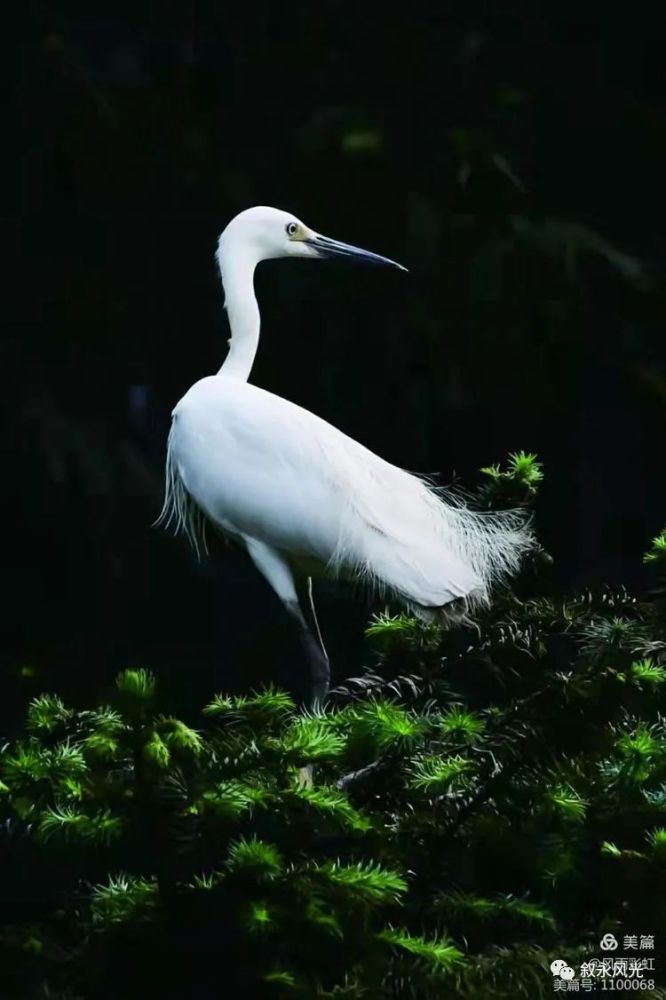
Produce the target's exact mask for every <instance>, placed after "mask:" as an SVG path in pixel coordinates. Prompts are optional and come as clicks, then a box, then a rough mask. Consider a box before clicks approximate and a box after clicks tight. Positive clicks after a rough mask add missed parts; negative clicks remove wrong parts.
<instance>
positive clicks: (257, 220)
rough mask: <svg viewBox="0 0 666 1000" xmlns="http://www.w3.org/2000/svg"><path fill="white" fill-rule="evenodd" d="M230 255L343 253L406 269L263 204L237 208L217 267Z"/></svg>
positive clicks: (251, 257) (265, 257)
mask: <svg viewBox="0 0 666 1000" xmlns="http://www.w3.org/2000/svg"><path fill="white" fill-rule="evenodd" d="M231 256H242V257H244V258H245V259H246V260H247V259H248V258H249V260H250V261H251V262H252V263H253V264H258V263H259V261H262V260H274V259H275V258H277V257H308V258H310V259H313V260H325V259H328V258H332V257H345V258H347V259H349V260H356V261H358V262H360V263H365V264H384V265H386V266H388V267H397V268H398V269H399V270H400V271H406V270H407V268H405V267H403V266H402V264H397V263H396V262H395V261H394V260H389V259H388V257H380V256H379V254H376V253H370V251H369V250H361V248H360V247H355V246H351V245H350V244H349V243H340V242H339V241H338V240H331V239H329V238H328V237H326V236H322V235H321V234H320V233H316V232H315V231H314V230H313V229H310V228H309V226H306V225H305V223H303V222H301V221H300V219H297V218H296V216H295V215H292V214H291V213H289V212H282V211H281V210H280V209H278V208H266V207H264V206H258V207H257V208H248V209H246V210H245V211H244V212H241V213H240V214H239V215H237V216H236V217H235V218H233V219H232V220H231V222H230V223H229V225H228V226H227V228H226V229H225V230H224V232H223V233H222V235H221V236H220V240H219V244H218V250H217V257H218V262H219V264H220V267H222V266H223V265H224V263H225V262H226V261H227V260H228V259H229V258H230V257H231Z"/></svg>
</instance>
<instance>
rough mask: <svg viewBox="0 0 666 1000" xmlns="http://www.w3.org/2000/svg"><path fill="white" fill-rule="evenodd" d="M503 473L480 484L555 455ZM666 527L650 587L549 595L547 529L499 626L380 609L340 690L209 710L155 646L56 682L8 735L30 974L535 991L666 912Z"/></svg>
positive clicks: (104, 987)
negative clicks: (166, 689) (112, 672)
mask: <svg viewBox="0 0 666 1000" xmlns="http://www.w3.org/2000/svg"><path fill="white" fill-rule="evenodd" d="M484 472H485V478H484V484H483V486H482V488H481V490H480V491H479V493H478V494H477V497H476V499H477V502H478V505H479V506H480V507H487V506H501V505H505V504H507V503H512V504H515V503H518V504H526V503H529V502H530V501H531V500H532V499H533V497H534V495H535V493H536V491H537V489H538V485H539V483H540V481H541V478H542V472H541V467H540V465H539V463H538V462H537V460H536V458H535V456H533V455H527V454H523V453H519V454H516V455H514V456H512V457H511V458H510V460H509V463H508V464H507V466H506V467H505V468H504V469H502V468H499V467H492V468H489V469H486V470H484ZM665 552H666V546H665V545H664V536H663V534H662V535H660V536H659V537H658V538H656V539H655V540H654V543H653V545H652V547H651V548H650V550H649V552H648V553H647V555H646V557H645V559H646V562H647V563H648V565H650V566H651V567H652V568H653V569H654V572H655V587H654V593H652V594H649V595H646V596H644V595H641V596H634V595H631V594H630V593H628V592H627V591H625V590H623V589H619V590H609V589H603V588H602V589H600V590H598V591H595V592H583V593H579V594H574V595H571V596H566V597H560V598H553V597H552V596H544V595H543V594H542V593H541V586H540V580H541V578H542V577H543V576H544V573H543V570H544V568H545V567H546V566H547V564H548V562H549V560H548V557H547V556H546V555H545V553H543V552H537V553H536V554H535V556H534V557H533V560H532V566H530V567H527V569H526V572H525V574H524V578H523V580H522V581H520V583H519V586H518V587H517V590H516V592H510V591H508V590H507V591H505V592H503V593H501V594H499V595H498V597H497V600H496V601H495V603H494V604H493V606H492V607H491V608H490V609H489V610H488V611H487V612H486V613H484V614H483V615H482V616H481V617H480V618H479V620H478V622H476V623H475V624H474V625H461V626H458V627H456V628H451V627H449V628H444V627H439V626H432V625H424V624H422V623H419V622H417V621H415V620H413V619H410V618H408V617H406V616H404V615H392V614H390V613H388V612H386V613H384V614H381V615H378V616H377V617H376V618H375V619H374V620H373V621H372V623H371V624H370V626H369V628H368V638H369V640H370V642H371V644H372V646H373V647H374V649H375V651H376V663H375V664H374V665H373V667H372V668H371V669H370V668H368V669H367V670H366V671H365V672H364V673H363V674H362V675H361V676H359V677H357V678H353V679H350V680H349V681H347V682H346V683H345V684H344V685H342V686H340V687H339V688H338V689H336V691H334V692H333V695H332V698H331V701H330V704H329V706H328V707H327V709H326V710H325V711H322V712H321V713H318V714H308V713H306V712H303V711H302V710H300V709H298V708H297V706H296V705H295V704H294V703H293V701H292V699H291V698H290V697H289V696H288V695H287V694H286V693H284V692H283V691H281V690H278V689H275V688H272V687H269V688H267V689H265V690H260V691H257V692H254V693H251V694H248V695H246V696H234V697H232V696H226V695H224V694H219V695H216V696H215V697H214V698H213V699H212V701H210V703H209V704H208V705H207V706H206V707H205V708H204V710H203V716H202V717H201V718H200V719H199V720H198V722H197V724H196V727H195V726H193V725H190V724H188V723H186V722H184V721H183V720H181V719H179V718H176V717H173V716H170V715H166V714H162V712H161V708H160V692H159V689H158V685H157V681H156V678H155V677H154V675H152V674H151V673H149V672H148V671H146V670H142V669H133V670H125V671H124V672H123V673H121V674H120V675H119V677H118V678H117V684H116V691H115V695H114V698H113V699H112V700H111V702H112V703H110V704H108V705H101V706H99V707H97V708H95V709H92V710H76V709H73V708H71V707H70V706H68V705H66V704H65V703H64V702H63V701H62V700H61V699H60V698H59V697H58V696H56V695H42V696H40V697H37V698H35V699H34V700H33V701H32V703H31V704H30V706H29V708H28V712H27V718H26V723H25V729H24V733H23V735H22V736H21V737H20V738H19V739H17V740H14V741H12V742H10V743H8V744H7V745H6V746H5V747H4V749H3V750H2V755H1V758H0V780H1V784H0V795H1V799H0V809H1V812H2V820H3V825H2V845H3V846H2V849H3V857H4V865H5V868H6V870H7V871H9V866H10V865H11V866H14V867H15V868H16V870H20V871H21V879H22V884H21V900H22V901H21V905H20V906H15V907H10V914H11V917H10V920H5V923H4V925H3V927H2V932H1V935H0V959H1V960H0V969H1V970H2V971H1V973H0V975H1V976H2V995H3V997H8V998H12V997H25V998H35V1000H36V998H47V997H49V998H55V997H58V998H62V1000H65V998H74V997H77V998H78V997H81V998H85V1000H87V998H95V1000H105V998H109V1000H110V998H114V1000H115V998H120V997H123V998H125V997H129V998H131V997H139V996H145V995H147V993H148V992H149V993H150V995H159V996H165V997H170V996H173V997H184V996H197V997H202V998H205V997H209V996H210V997H213V996H219V993H220V990H221V989H224V990H226V991H227V992H228V993H229V994H230V995H232V996H249V995H253V996H258V997H277V998H280V997H285V998H288V997H299V996H300V997H331V998H332V997H339V998H343V997H348V998H362V997H363V998H370V997H373V998H378V1000H382V998H385V1000H388V998H395V1000H398V998H405V1000H406V998H423V1000H429V998H435V997H437V998H441V997H460V998H468V1000H509V998H511V1000H514V998H516V997H521V998H525V1000H535V998H538V997H542V996H544V997H545V996H548V995H550V994H551V992H552V989H553V977H552V974H551V972H550V969H549V966H550V962H551V961H552V960H553V958H555V957H557V958H561V959H565V960H566V961H568V962H569V964H570V965H572V966H574V967H575V968H576V971H577V974H578V969H579V968H580V966H581V963H583V962H585V961H589V960H590V959H591V958H593V957H594V956H595V955H597V954H598V943H599V939H600V937H601V936H602V934H604V933H607V932H611V933H615V934H616V935H618V936H620V937H622V935H623V934H632V935H644V936H648V935H655V934H656V935H658V934H659V929H660V928H663V927H664V926H666V909H665V904H664V899H665V898H666V894H665V893H664V890H665V889H666V884H665V881H666V868H665V867H664V858H665V857H666V728H665V725H664V718H663V714H662V713H663V709H664V694H665V692H666V620H665V618H664V606H663V595H664V578H665V577H666V572H665V570H666V562H665V559H664V553H665ZM654 975H655V982H654V983H652V981H647V982H646V985H650V984H651V983H652V985H653V986H654V988H649V989H648V990H644V991H642V992H643V995H645V996H654V997H658V996H659V997H663V996H666V994H665V993H664V992H663V991H662V992H660V991H659V978H658V977H659V973H658V971H656V972H655V973H654ZM647 979H648V977H647V976H646V980H647Z"/></svg>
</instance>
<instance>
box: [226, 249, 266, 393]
mask: <svg viewBox="0 0 666 1000" xmlns="http://www.w3.org/2000/svg"><path fill="white" fill-rule="evenodd" d="M217 260H218V264H219V266H220V274H221V276H222V287H223V288H224V307H225V309H226V311H227V316H228V318H229V328H230V330H231V337H230V338H229V353H228V354H227V356H226V358H225V360H224V364H223V365H222V367H221V368H220V371H219V373H218V374H220V375H225V376H228V377H230V378H237V379H240V380H241V381H242V382H247V380H248V378H249V377H250V372H251V371H252V365H253V364H254V358H255V355H256V353H257V346H258V344H259V326H260V317H259V305H258V303H257V297H256V295H255V294H254V270H255V268H256V266H257V263H258V261H257V257H256V255H255V254H253V253H252V252H251V251H250V249H249V248H247V249H246V248H243V249H241V248H233V249H232V250H231V252H229V250H227V248H224V250H223V248H222V246H220V249H219V251H218V254H217Z"/></svg>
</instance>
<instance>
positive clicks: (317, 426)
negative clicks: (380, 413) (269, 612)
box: [162, 208, 531, 698]
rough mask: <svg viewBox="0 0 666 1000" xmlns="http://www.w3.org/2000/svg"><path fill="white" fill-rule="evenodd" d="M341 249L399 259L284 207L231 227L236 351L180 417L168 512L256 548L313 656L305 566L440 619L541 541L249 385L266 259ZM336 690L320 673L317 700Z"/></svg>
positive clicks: (226, 259) (227, 263)
mask: <svg viewBox="0 0 666 1000" xmlns="http://www.w3.org/2000/svg"><path fill="white" fill-rule="evenodd" d="M296 227H297V228H296ZM292 229H293V232H291V230H292ZM281 239H282V241H283V243H284V246H283V245H282V243H281ZM333 254H335V255H340V256H347V257H349V256H361V257H367V258H370V259H371V260H373V261H379V262H382V263H388V264H393V262H392V261H387V260H386V259H385V258H378V257H376V256H375V255H372V254H367V253H366V252H365V251H360V250H357V249H356V248H353V247H349V246H347V245H346V244H338V243H334V242H333V241H331V240H327V239H325V238H324V237H320V236H318V234H316V233H313V232H312V230H309V229H307V227H305V226H304V225H303V224H302V223H300V222H298V220H294V219H293V216H289V215H287V214H286V213H283V212H278V211H277V210H275V209H263V208H262V209H250V210H248V211H247V212H244V213H241V215H240V216H237V217H236V219H234V220H232V222H231V223H230V224H229V226H228V227H227V229H226V230H225V232H224V233H223V234H222V236H221V238H220V244H219V249H218V262H219V264H220V269H221V273H222V280H223V284H224V288H225V295H226V308H227V312H228V315H229V322H230V326H231V332H232V336H231V340H230V350H229V354H228V356H227V360H226V361H225V363H224V365H223V366H222V369H221V370H220V372H218V374H217V375H212V376H209V377H207V378H203V379H201V380H200V381H199V382H197V383H196V384H195V385H193V386H192V388H191V389H190V390H189V391H188V392H187V393H186V394H185V396H183V398H182V399H181V400H180V402H179V403H178V404H177V406H176V407H175V409H174V411H173V422H172V428H171V432H170V435H169V446H168V456H167V486H166V496H165V503H164V509H163V512H162V520H163V521H166V522H167V523H168V522H172V523H175V525H176V527H177V528H180V529H181V530H183V531H184V532H185V533H186V534H188V535H189V537H190V540H191V541H192V542H193V543H194V545H195V547H197V548H199V547H200V546H201V543H202V541H203V534H204V532H203V530H202V524H203V522H204V521H205V520H208V521H210V522H211V523H212V524H213V525H214V526H216V528H217V529H218V530H220V531H221V532H222V533H224V534H225V535H227V536H229V537H230V538H232V539H235V540H237V541H239V542H241V543H242V544H244V545H245V547H246V548H247V551H248V553H249V555H250V556H251V558H252V559H253V561H254V562H255V564H256V565H257V567H258V568H259V569H260V570H261V572H262V573H263V574H264V576H265V577H266V578H267V580H268V581H269V583H270V584H271V585H272V586H273V588H274V589H275V590H276V592H277V593H278V596H280V598H281V599H282V601H283V603H284V604H285V606H286V607H287V609H288V610H289V611H290V612H291V613H292V614H293V615H294V616H295V617H296V618H297V620H298V621H299V624H300V625H301V628H302V629H303V630H304V631H303V635H304V639H305V641H306V647H307V648H308V652H309V654H310V655H311V659H312V658H313V657H314V658H315V659H316V656H317V655H318V656H319V657H320V658H321V656H322V654H323V656H324V658H325V651H324V650H323V646H322V648H321V650H320V651H319V652H318V653H317V652H316V650H315V649H314V646H313V637H312V635H311V633H309V631H308V629H307V624H306V622H305V618H304V616H303V614H302V612H301V609H300V605H299V603H298V598H297V595H296V589H295V585H294V578H293V572H292V570H293V567H294V566H302V565H303V564H305V565H307V567H308V570H310V569H311V567H312V566H313V565H314V566H316V567H318V569H319V570H321V571H323V572H328V573H330V574H333V575H336V576H342V577H355V578H360V579H362V580H364V581H366V582H368V583H371V584H372V585H373V586H375V587H378V588H379V589H381V590H385V591H387V592H389V593H391V594H392V595H394V596H396V597H398V598H399V599H400V600H401V601H402V602H403V603H404V604H406V605H407V606H408V607H409V608H410V609H411V610H412V611H414V612H415V613H417V614H419V615H420V616H421V617H424V618H426V619H428V618H431V617H432V616H433V615H437V614H439V613H446V611H447V608H448V607H449V606H450V605H451V604H452V602H456V604H457V605H462V607H463V609H464V610H468V609H469V608H471V607H474V606H475V605H477V604H479V603H483V602H486V601H487V600H488V598H489V594H490V589H491V587H492V585H493V584H494V583H495V582H496V581H497V580H500V579H502V578H503V577H505V576H506V575H507V574H509V573H511V572H513V571H514V570H515V569H516V568H517V566H518V564H519V562H520V559H521V557H522V555H523V554H524V552H525V551H526V550H527V549H528V548H529V547H530V545H531V537H530V534H529V531H528V530H527V529H526V527H525V523H524V517H523V515H522V513H519V512H515V511H513V512H512V511H509V512H505V513H501V514H485V513H476V512H472V511H469V510H467V509H466V508H465V507H464V506H463V505H462V504H461V503H460V502H459V501H458V500H456V499H455V498H454V497H453V496H451V495H449V494H444V493H443V491H438V490H435V489H434V488H433V487H432V486H431V485H430V484H429V483H428V482H426V481H425V480H424V479H421V478H419V477H418V476H414V475H412V474H410V473H408V472H405V471H404V470H402V469H399V468H397V467H396V466H394V465H391V464H390V463H388V462H386V461H384V460H383V459H381V458H379V457H378V456H377V455H375V454H374V453H373V452H371V451H370V450H368V449H367V448H365V447H364V446H363V445H361V444H359V443H358V442H356V441H354V440H353V439H352V438H350V437H348V436H347V435H346V434H343V433H342V432H341V431H339V430H338V429H337V428H335V427H333V426H332V425H331V424H329V423H327V422H326V421H325V420H322V419H321V418H320V417H317V416H315V415H314V414H312V413H310V412H309V411H308V410H305V409H303V408H302V407H300V406H297V405H296V404H294V403H291V402H289V401H287V400H285V399H282V398H280V397H279V396H276V395H274V394H272V393H270V392H267V391H265V390H264V389H260V388H258V387H257V386H254V385H251V384H249V383H248V382H247V378H248V376H249V373H250V370H251V368H252V363H253V360H254V355H255V352H256V348H257V344H258V339H259V310H258V306H257V302H256V298H255V296H254V290H253V273H254V269H255V266H256V264H257V263H258V262H259V261H260V260H262V259H266V258H269V257H275V256H283V255H284V256H286V255H294V256H304V257H312V256H321V255H325V256H330V255H333ZM395 266H398V267H399V266H400V265H395ZM202 515H203V520H202ZM320 643H321V637H320ZM320 666H321V664H320ZM327 669H328V667H327V661H326V671H327ZM315 672H316V671H315ZM324 688H325V685H324V684H323V681H321V678H320V683H319V694H318V698H321V693H322V690H324Z"/></svg>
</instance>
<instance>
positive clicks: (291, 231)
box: [287, 222, 298, 236]
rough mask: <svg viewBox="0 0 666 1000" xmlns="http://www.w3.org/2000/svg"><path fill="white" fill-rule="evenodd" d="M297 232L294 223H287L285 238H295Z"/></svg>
mask: <svg viewBox="0 0 666 1000" xmlns="http://www.w3.org/2000/svg"><path fill="white" fill-rule="evenodd" d="M297 232H298V226H297V225H296V223H295V222H288V223H287V236H295V235H296V233H297Z"/></svg>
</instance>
